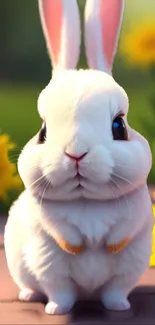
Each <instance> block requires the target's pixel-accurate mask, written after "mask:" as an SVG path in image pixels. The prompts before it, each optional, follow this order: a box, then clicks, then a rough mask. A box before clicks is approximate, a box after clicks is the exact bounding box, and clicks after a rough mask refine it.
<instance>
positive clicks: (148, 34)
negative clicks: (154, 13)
mask: <svg viewBox="0 0 155 325" xmlns="http://www.w3.org/2000/svg"><path fill="white" fill-rule="evenodd" d="M120 53H121V54H122V55H123V56H124V57H125V58H126V60H127V61H128V62H129V63H130V64H132V65H137V66H141V67H143V68H146V67H148V66H152V65H155V20H154V21H146V22H144V23H143V24H141V25H139V26H138V27H134V28H133V30H131V31H130V32H129V33H126V34H124V35H122V38H121V40H120Z"/></svg>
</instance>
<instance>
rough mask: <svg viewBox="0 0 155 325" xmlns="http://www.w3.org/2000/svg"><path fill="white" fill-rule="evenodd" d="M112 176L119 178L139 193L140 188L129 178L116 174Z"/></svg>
mask: <svg viewBox="0 0 155 325" xmlns="http://www.w3.org/2000/svg"><path fill="white" fill-rule="evenodd" d="M112 175H113V176H115V177H117V178H118V179H120V180H122V181H124V182H126V183H128V184H130V185H131V186H132V187H133V188H135V189H136V190H138V191H139V188H138V187H137V186H136V185H135V184H134V183H132V182H130V181H129V180H128V179H127V178H124V177H123V176H120V175H118V174H116V173H112Z"/></svg>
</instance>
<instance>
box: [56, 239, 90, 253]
mask: <svg viewBox="0 0 155 325" xmlns="http://www.w3.org/2000/svg"><path fill="white" fill-rule="evenodd" d="M57 243H58V245H59V247H60V248H61V249H62V250H63V251H65V252H67V253H69V254H73V255H77V254H80V253H82V252H83V251H84V250H85V245H84V244H81V245H72V244H70V243H69V242H68V241H66V240H64V239H63V238H59V239H57Z"/></svg>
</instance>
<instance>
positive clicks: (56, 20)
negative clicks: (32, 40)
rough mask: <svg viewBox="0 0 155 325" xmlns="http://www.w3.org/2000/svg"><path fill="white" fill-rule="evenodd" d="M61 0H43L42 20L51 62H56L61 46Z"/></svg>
mask: <svg viewBox="0 0 155 325" xmlns="http://www.w3.org/2000/svg"><path fill="white" fill-rule="evenodd" d="M62 1H63V0H43V13H44V21H45V26H46V30H47V38H48V47H49V50H50V52H52V53H50V54H51V55H52V61H53V64H54V65H56V64H57V63H58V59H59V54H60V48H61V31H62V16H63V8H62Z"/></svg>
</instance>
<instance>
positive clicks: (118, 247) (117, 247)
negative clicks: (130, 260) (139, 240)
mask: <svg viewBox="0 0 155 325" xmlns="http://www.w3.org/2000/svg"><path fill="white" fill-rule="evenodd" d="M130 241H131V238H129V237H128V238H124V239H123V240H122V241H120V242H119V243H117V244H111V245H105V249H106V251H107V252H108V253H111V254H117V253H119V252H120V251H122V250H123V249H124V248H126V247H127V246H128V244H129V243H130Z"/></svg>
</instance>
